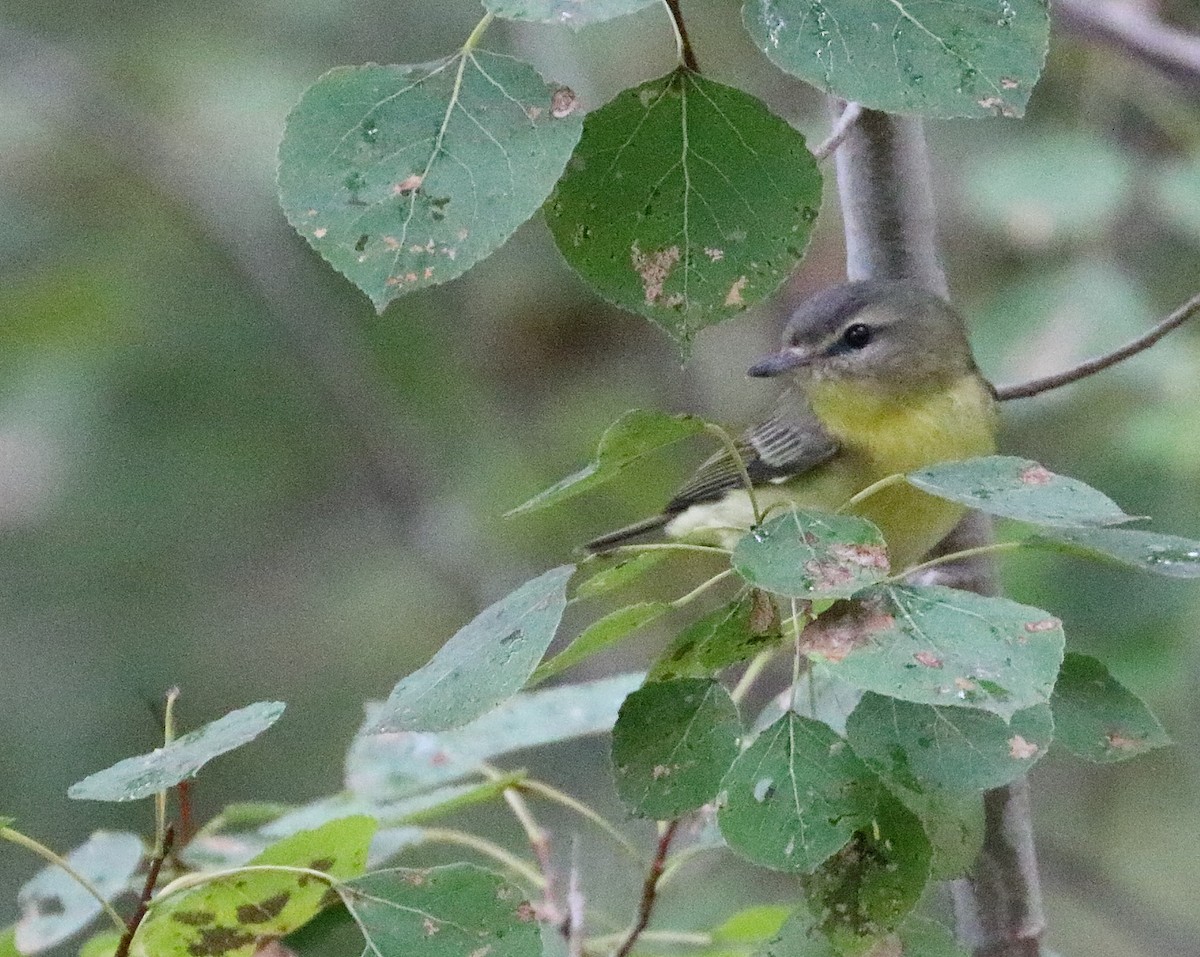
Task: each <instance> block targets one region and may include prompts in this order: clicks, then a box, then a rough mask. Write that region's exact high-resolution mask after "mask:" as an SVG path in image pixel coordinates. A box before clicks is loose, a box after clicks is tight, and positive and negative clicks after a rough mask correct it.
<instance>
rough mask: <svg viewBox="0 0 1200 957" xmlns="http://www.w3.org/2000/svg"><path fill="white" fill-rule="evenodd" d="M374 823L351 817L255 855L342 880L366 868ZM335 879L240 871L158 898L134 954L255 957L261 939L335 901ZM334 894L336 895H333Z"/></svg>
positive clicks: (291, 927) (140, 930)
mask: <svg viewBox="0 0 1200 957" xmlns="http://www.w3.org/2000/svg"><path fill="white" fill-rule="evenodd" d="M375 828H376V824H375V821H374V820H373V819H372V818H369V817H347V818H342V819H341V820H338V821H332V822H330V823H329V824H326V825H324V826H323V827H320V828H317V829H316V830H313V831H302V832H300V833H299V834H294V835H292V836H290V837H286V838H284V839H283V840H281V841H278V842H276V843H274V844H272V845H271V846H270V847H268V848H267V849H266V850H264V851H263V852H262V853H261V854H259V855H258V856H257V857H255V858H253V859H252V860H251V861H250V862H249V864H248V865H247V866H255V865H260V864H273V865H282V866H284V867H291V868H305V869H308V870H312V871H319V872H320V873H322V874H328V875H329V876H330V877H331V878H335V879H337V880H345V879H347V878H351V877H356V876H358V875H359V874H361V873H362V872H363V868H364V866H365V865H366V860H367V848H368V845H369V844H370V841H371V837H372V835H374V833H375ZM331 883H335V882H331V881H326V880H321V879H320V878H318V877H316V876H314V875H310V874H307V873H303V872H300V873H297V872H288V871H276V870H273V871H264V870H257V871H255V870H245V871H243V870H235V871H233V872H231V873H229V874H227V875H223V876H221V877H219V878H214V879H213V880H211V881H209V882H208V883H205V884H202V885H200V886H199V887H196V888H194V889H193V890H184V891H180V892H178V893H174V894H170V895H169V896H167V897H165V898H163V897H159V898H157V899H156V900H155V902H154V903H153V904H152V905H151V906H150V910H149V912H148V913H147V915H146V919H145V921H144V922H143V923H142V925H141V926H140V927H139V928H138V932H137V933H136V934H135V935H134V938H133V947H132V949H131V953H132V954H133V955H134V957H163V955H164V954H200V955H206V957H250V955H252V954H254V953H255V952H256V951H257V950H258V947H259V946H260V944H261V943H262V942H263V941H264V940H267V939H270V938H272V937H279V936H282V935H283V934H287V933H290V932H291V931H293V930H295V929H296V928H298V927H301V926H303V925H304V924H306V923H308V922H309V921H310V920H312V918H313V917H315V916H316V915H317V914H318V913H319V912H320V911H321V910H323V909H324V908H325V907H327V906H329V904H330V903H333V902H336V900H337V898H336V897H333V896H332V895H331V894H330V884H331ZM331 897H332V900H331Z"/></svg>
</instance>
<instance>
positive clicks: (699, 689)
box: [612, 678, 742, 821]
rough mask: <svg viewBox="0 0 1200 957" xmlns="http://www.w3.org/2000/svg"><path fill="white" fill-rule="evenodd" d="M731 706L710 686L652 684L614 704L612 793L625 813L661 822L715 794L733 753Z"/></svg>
mask: <svg viewBox="0 0 1200 957" xmlns="http://www.w3.org/2000/svg"><path fill="white" fill-rule="evenodd" d="M741 732H742V726H741V721H740V719H739V718H738V712H737V706H736V705H735V704H734V703H733V701H732V700H731V699H730V697H729V693H728V692H727V691H726V690H725V689H724V688H723V687H721V685H720V684H718V683H717V682H716V681H711V680H706V679H697V678H685V679H682V680H679V681H655V682H651V683H649V684H647V685H645V686H644V687H642V688H641V689H639V690H638V691H635V692H634V693H633V694H631V695H630V696H629V697H628V698H626V699H625V703H624V704H623V705H622V706H621V713H620V714H619V715H618V716H617V723H616V725H615V726H614V728H613V742H612V758H613V768H614V770H615V772H616V778H617V792H618V793H619V794H620V796H621V800H622V801H624V802H625V803H626V804H627V805H628V806H629V807H630V808H632V809H633V810H634V811H636V812H637V813H639V814H643V815H645V816H646V817H652V818H655V819H657V820H660V821H665V820H669V819H671V818H675V817H679V815H680V814H683V813H684V812H685V811H691V810H694V809H696V808H698V807H700V806H701V805H703V804H707V803H708V802H709V801H711V800H712V799H713V798H714V797H716V795H717V791H718V790H720V787H721V778H722V777H723V776H724V774H725V771H726V770H727V769H728V768H729V765H730V764H731V763H732V762H733V759H734V757H736V756H737V751H738V740H739V737H740V735H741Z"/></svg>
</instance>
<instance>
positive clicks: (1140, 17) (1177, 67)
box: [1054, 0, 1200, 85]
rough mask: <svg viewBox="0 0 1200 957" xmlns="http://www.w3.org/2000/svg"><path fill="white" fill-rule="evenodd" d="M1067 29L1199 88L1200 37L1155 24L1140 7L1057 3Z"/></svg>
mask: <svg viewBox="0 0 1200 957" xmlns="http://www.w3.org/2000/svg"><path fill="white" fill-rule="evenodd" d="M1054 13H1055V15H1056V16H1057V19H1058V22H1059V23H1060V24H1061V25H1062V26H1063V27H1065V28H1066V29H1068V30H1070V31H1072V32H1073V33H1077V34H1079V35H1080V36H1083V37H1086V38H1088V39H1095V40H1100V41H1103V42H1105V43H1108V44H1110V45H1111V46H1114V47H1116V48H1117V49H1119V50H1120V51H1121V52H1122V53H1124V54H1126V55H1127V56H1129V57H1132V58H1135V59H1138V60H1141V61H1142V62H1143V63H1148V64H1149V65H1150V66H1152V67H1154V68H1155V69H1158V70H1161V71H1162V72H1163V73H1165V74H1167V75H1168V76H1170V77H1171V78H1172V79H1174V80H1178V81H1182V82H1184V83H1188V84H1191V85H1200V37H1198V36H1195V35H1194V34H1190V33H1185V32H1184V31H1183V30H1177V29H1175V28H1174V27H1169V26H1167V25H1166V24H1164V23H1162V22H1160V21H1159V20H1156V19H1155V18H1154V17H1152V16H1150V15H1149V14H1148V13H1146V11H1145V10H1143V9H1140V7H1139V5H1138V4H1133V3H1113V2H1101V0H1055V4H1054Z"/></svg>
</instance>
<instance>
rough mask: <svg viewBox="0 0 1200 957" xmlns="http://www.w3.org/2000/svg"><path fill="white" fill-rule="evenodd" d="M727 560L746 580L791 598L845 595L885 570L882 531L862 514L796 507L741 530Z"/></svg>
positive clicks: (886, 569) (852, 592)
mask: <svg viewBox="0 0 1200 957" xmlns="http://www.w3.org/2000/svg"><path fill="white" fill-rule="evenodd" d="M732 562H733V567H734V568H735V569H737V572H738V574H739V575H741V576H742V577H743V578H744V579H746V581H748V582H750V584H752V585H757V586H758V587H759V588H762V589H764V590H766V591H769V592H772V593H774V594H776V595H787V596H790V597H792V598H807V599H814V598H849V597H850V596H851V595H853V594H854V593H855V592H857V591H858V590H859V589H861V588H863V587H864V586H866V585H871V584H874V583H875V582H877V581H881V580H882V579H883V578H885V577H886V576H887V573H888V559H887V550H886V548H885V546H884V542H883V536H882V535H881V534H880V533H879V529H877V528H876V527H875V526H874V525H872V524H871V523H870V522H868V521H867V520H866V519H862V518H857V517H856V516H853V515H825V514H822V513H820V512H806V511H801V510H800V509H794V510H792V511H790V512H787V513H786V514H784V515H780V516H779V517H778V518H774V519H771V520H770V521H769V522H767V523H766V524H764V525H763V526H762V527H761V528H756V529H754V530H752V531H750V532H748V533H747V534H746V535H744V536H743V537H742V538H741V540H740V541H739V542H738V543H737V545H736V547H735V548H734V550H733V558H732Z"/></svg>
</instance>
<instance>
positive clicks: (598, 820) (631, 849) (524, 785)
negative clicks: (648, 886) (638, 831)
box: [517, 778, 644, 863]
mask: <svg viewBox="0 0 1200 957" xmlns="http://www.w3.org/2000/svg"><path fill="white" fill-rule="evenodd" d="M517 786H518V787H519V788H520V789H521V790H522V791H530V792H532V793H533V794H537V795H539V796H540V797H543V798H545V799H546V800H547V801H553V802H554V803H556V804H560V805H562V806H563V807H565V808H567V809H568V810H570V811H574V812H575V813H576V814H578V815H579V816H580V817H582V818H583V819H584V820H586V821H590V822H591V823H592V824H594V825H596V827H598V828H599V829H600V830H601V831H603V832H604V833H605V834H607V835H608V836H609V837H610V838H612V839H613V841H614V842H615V843H616V844H617V845H618V846H619V847H620V848H621V849H622V850H624V851H625V852H626V853H627V854H628V855H629V856H630V857H632V858H633V859H634V860H635V861H639V862H643V863H644V858H643V856H642V852H641V851H639V850H638V849H637V848H636V847H635V846H634V844H633V842H632V841H630V840H629V838H627V837H626V836H625V835H624V834H622V833H621V832H620V831H618V830H617V829H616V828H615V827H613V825H612V824H610V823H609V822H608V821H607V820H605V818H604V817H603V815H601V814H599V813H597V812H596V811H595V810H593V809H592V808H590V807H588V806H587V805H586V804H584V803H583V802H582V801H580V800H577V799H576V798H573V797H572V796H571V795H569V794H567V793H566V792H564V791H560V790H558V788H555V787H553V786H551V785H549V784H547V783H546V782H545V781H539V780H537V779H536V778H526V779H525V780H524V781H522V782H521V783H520V784H519V785H517Z"/></svg>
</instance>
